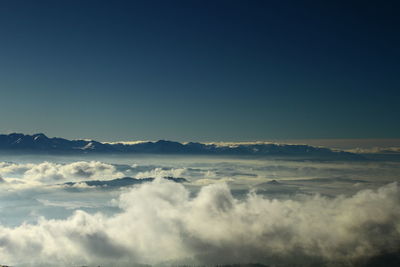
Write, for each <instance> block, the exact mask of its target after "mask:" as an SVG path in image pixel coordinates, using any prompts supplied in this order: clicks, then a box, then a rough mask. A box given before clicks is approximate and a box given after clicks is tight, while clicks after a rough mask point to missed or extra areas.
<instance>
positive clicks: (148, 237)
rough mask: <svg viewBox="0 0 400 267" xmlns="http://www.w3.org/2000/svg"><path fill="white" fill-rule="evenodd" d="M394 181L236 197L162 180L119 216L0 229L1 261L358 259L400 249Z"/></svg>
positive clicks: (219, 188) (288, 262) (219, 187)
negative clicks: (325, 193)
mask: <svg viewBox="0 0 400 267" xmlns="http://www.w3.org/2000/svg"><path fill="white" fill-rule="evenodd" d="M399 193H400V192H399V186H398V185H397V184H396V183H392V184H389V185H386V186H384V187H381V188H379V189H377V190H375V191H372V190H364V191H360V192H359V193H357V194H355V195H353V196H351V197H344V196H339V197H336V198H334V199H328V198H324V197H321V196H318V195H317V196H309V197H306V196H303V197H302V198H298V199H296V200H294V199H292V200H271V199H267V198H265V197H262V196H260V195H257V194H255V193H250V194H249V195H248V196H247V198H245V199H242V200H238V199H235V198H234V197H233V196H232V194H231V192H230V190H229V188H228V186H227V185H226V184H223V183H221V184H214V185H209V186H205V187H202V188H201V190H200V191H199V193H198V194H197V195H196V196H195V197H190V193H189V191H188V190H187V189H186V188H185V187H184V186H182V185H180V184H177V183H173V182H168V181H164V180H161V179H156V180H155V181H154V182H152V183H149V184H144V185H142V186H139V187H135V188H132V189H130V190H129V191H127V192H125V193H123V194H121V195H120V197H119V198H118V199H117V200H116V201H115V203H116V205H118V206H119V207H120V208H121V212H120V213H118V214H117V215H114V216H108V215H105V214H102V213H97V214H88V213H86V212H84V211H76V212H75V213H74V214H73V216H71V217H69V218H68V219H66V220H47V219H44V218H42V219H40V220H39V221H38V223H37V224H35V225H32V224H23V225H20V226H18V227H15V228H8V227H1V228H0V259H1V260H2V261H4V262H3V264H12V265H17V264H18V265H19V266H24V262H23V259H24V260H26V265H27V266H29V265H32V266H38V265H43V266H45V265H46V264H47V265H49V266H51V265H52V266H56V265H57V266H63V265H64V266H73V265H83V264H102V265H106V264H111V265H112V266H131V264H132V263H133V262H135V263H149V264H157V263H168V264H173V263H174V264H175V263H176V264H183V263H189V264H223V263H245V262H262V263H265V264H270V265H272V264H276V265H278V266H279V265H281V266H292V265H293V264H294V263H296V264H297V265H298V266H299V265H300V266H302V265H303V266H310V265H311V264H310V263H313V264H316V265H317V266H323V265H329V266H335V265H341V266H352V265H356V264H358V263H360V262H361V263H362V262H364V261H366V260H368V258H370V257H373V256H376V255H380V254H381V253H393V252H398V251H399V248H400V205H399V204H400V194H399Z"/></svg>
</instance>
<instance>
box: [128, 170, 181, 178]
mask: <svg viewBox="0 0 400 267" xmlns="http://www.w3.org/2000/svg"><path fill="white" fill-rule="evenodd" d="M186 173H187V169H186V168H176V169H174V168H171V169H164V168H154V169H152V170H149V171H144V172H139V173H138V174H136V176H135V177H136V178H138V179H142V178H164V177H175V178H179V177H183V176H184V175H185V174H186Z"/></svg>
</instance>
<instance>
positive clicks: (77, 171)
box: [0, 161, 124, 182]
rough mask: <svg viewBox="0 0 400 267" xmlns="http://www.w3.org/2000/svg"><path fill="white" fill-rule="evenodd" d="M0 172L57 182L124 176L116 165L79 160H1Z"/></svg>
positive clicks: (29, 178)
mask: <svg viewBox="0 0 400 267" xmlns="http://www.w3.org/2000/svg"><path fill="white" fill-rule="evenodd" d="M0 174H1V175H3V176H11V177H16V178H23V179H24V180H29V181H40V182H57V181H64V180H80V179H113V178H119V177H123V176H124V174H123V173H122V172H118V171H117V170H116V168H115V166H113V165H111V164H107V163H103V162H99V161H77V162H73V163H70V164H59V163H52V162H47V161H45V162H42V163H39V164H32V163H27V164H17V163H7V162H0Z"/></svg>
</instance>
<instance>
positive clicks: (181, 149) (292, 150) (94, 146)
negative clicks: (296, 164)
mask: <svg viewBox="0 0 400 267" xmlns="http://www.w3.org/2000/svg"><path fill="white" fill-rule="evenodd" d="M0 150H3V151H10V150H13V151H30V152H46V153H52V152H61V153H63V152H64V153H66V152H80V153H82V152H84V153H104V152H109V153H110V152H111V153H153V154H196V155H199V154H200V155H201V154H203V155H261V156H276V157H279V156H282V157H286V156H292V157H316V158H335V159H363V157H362V156H361V155H358V154H354V153H349V152H344V151H333V150H331V149H328V148H323V147H313V146H309V145H289V144H269V143H268V144H265V143H263V144H260V143H253V144H235V145H229V146H228V145H216V144H203V143H195V142H190V143H179V142H173V141H166V140H159V141H157V142H142V143H136V144H123V143H101V142H97V141H94V140H67V139H64V138H58V137H55V138H49V137H47V136H46V135H44V134H42V133H39V134H34V135H25V134H21V133H12V134H8V135H5V134H0Z"/></svg>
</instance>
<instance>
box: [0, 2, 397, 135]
mask: <svg viewBox="0 0 400 267" xmlns="http://www.w3.org/2000/svg"><path fill="white" fill-rule="evenodd" d="M398 11H399V6H398V5H397V4H396V3H395V1H385V2H383V3H382V2H378V1H368V2H365V1H332V2H329V3H325V1H323V2H321V1H18V0H17V1H1V2H0V38H1V42H0V94H1V97H0V114H1V116H0V125H1V127H0V132H3V133H7V132H14V131H17V132H24V133H34V132H44V133H46V134H48V135H49V136H62V137H66V138H93V139H98V140H104V141H106V140H132V139H146V140H148V139H150V140H156V139H171V140H178V141H188V140H191V141H218V140H224V141H239V140H269V139H274V140H276V139H324V138H329V139H332V138H399V137H400V124H399V123H398V120H399V119H398V118H399V115H400V107H399V104H398V103H399V101H400V93H399V89H400V88H399V87H400V86H399V85H400V81H399V71H400V63H399V62H400V60H399V59H400V55H399V53H400V52H399V49H398V47H400V40H399V39H400V32H399V28H400V27H399V26H400V23H399V18H398Z"/></svg>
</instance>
